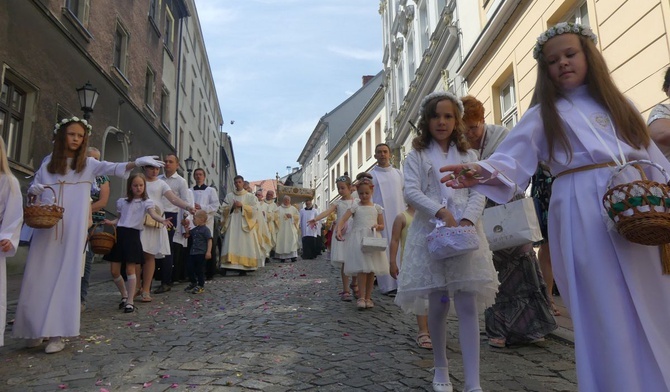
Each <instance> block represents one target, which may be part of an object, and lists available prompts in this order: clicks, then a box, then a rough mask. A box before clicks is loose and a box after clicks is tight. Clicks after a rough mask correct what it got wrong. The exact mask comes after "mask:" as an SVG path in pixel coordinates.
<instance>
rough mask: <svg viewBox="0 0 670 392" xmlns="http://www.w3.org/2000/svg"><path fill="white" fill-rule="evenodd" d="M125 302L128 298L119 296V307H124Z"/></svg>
mask: <svg viewBox="0 0 670 392" xmlns="http://www.w3.org/2000/svg"><path fill="white" fill-rule="evenodd" d="M126 303H128V298H121V302H119V309H123V308H125V307H126Z"/></svg>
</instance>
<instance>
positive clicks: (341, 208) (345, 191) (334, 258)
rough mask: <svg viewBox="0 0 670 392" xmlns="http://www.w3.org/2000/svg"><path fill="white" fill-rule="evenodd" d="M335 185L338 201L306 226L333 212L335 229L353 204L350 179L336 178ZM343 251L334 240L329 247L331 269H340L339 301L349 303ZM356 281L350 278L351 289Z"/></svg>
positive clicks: (344, 234) (347, 278)
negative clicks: (340, 289)
mask: <svg viewBox="0 0 670 392" xmlns="http://www.w3.org/2000/svg"><path fill="white" fill-rule="evenodd" d="M335 185H336V186H337V193H338V194H339V195H340V199H339V200H337V201H336V202H334V203H332V204H331V205H330V207H328V209H327V210H325V211H324V212H322V213H320V214H319V215H317V216H316V217H314V219H311V220H309V221H307V224H309V225H311V226H316V222H317V221H319V220H321V219H323V218H325V217H327V216H329V215H330V214H332V213H333V212H336V214H337V219H336V220H335V223H334V224H335V227H337V222H339V220H340V219H341V218H342V217H343V216H344V214H345V213H346V212H347V211H348V210H349V209H350V208H351V206H352V205H353V204H354V199H353V198H352V197H351V178H349V176H341V177H337V179H336V180H335ZM347 223H348V222H347ZM348 226H349V225H348V224H346V225H345V226H344V228H343V229H342V234H343V236H344V237H345V238H346V234H347V227H348ZM344 251H345V246H344V242H343V241H340V240H338V239H337V238H334V240H333V241H332V242H331V245H330V263H331V264H332V265H333V267H335V268H339V269H340V275H341V277H342V291H341V292H340V293H339V295H340V299H341V300H342V301H347V302H350V301H351V294H350V293H349V276H348V275H347V274H345V273H344V264H345V260H346V256H345V252H344ZM357 281H358V278H357V277H356V276H352V277H351V287H357V286H358V282H357Z"/></svg>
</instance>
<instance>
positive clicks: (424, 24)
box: [419, 1, 431, 53]
mask: <svg viewBox="0 0 670 392" xmlns="http://www.w3.org/2000/svg"><path fill="white" fill-rule="evenodd" d="M427 3H428V2H427V1H424V2H422V3H421V5H420V6H419V31H420V32H421V42H420V44H421V53H423V52H424V51H425V50H426V49H428V47H429V46H430V34H431V31H430V21H429V20H428V4H427Z"/></svg>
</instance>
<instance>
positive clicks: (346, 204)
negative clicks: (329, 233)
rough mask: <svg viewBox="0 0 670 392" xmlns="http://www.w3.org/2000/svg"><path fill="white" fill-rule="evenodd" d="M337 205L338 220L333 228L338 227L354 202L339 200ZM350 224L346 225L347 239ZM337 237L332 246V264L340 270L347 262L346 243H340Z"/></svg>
mask: <svg viewBox="0 0 670 392" xmlns="http://www.w3.org/2000/svg"><path fill="white" fill-rule="evenodd" d="M335 203H336V204H337V211H336V214H337V219H336V220H335V223H333V227H337V223H338V222H339V221H340V219H341V218H342V216H344V213H345V212H347V210H349V208H351V206H352V205H354V200H353V199H352V200H338V201H336V202H335ZM349 223H351V222H350V221H347V223H346V224H345V225H344V229H343V232H344V237H345V239H346V236H347V234H348V231H349ZM335 237H336V236H334V235H333V239H332V240H331V244H330V263H331V264H332V265H333V267H336V268H340V267H342V264H344V263H345V260H346V255H345V246H344V241H338V239H337V238H335Z"/></svg>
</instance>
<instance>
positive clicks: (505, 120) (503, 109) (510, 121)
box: [498, 75, 519, 129]
mask: <svg viewBox="0 0 670 392" xmlns="http://www.w3.org/2000/svg"><path fill="white" fill-rule="evenodd" d="M506 91H507V92H508V93H505V92H506ZM507 96H509V98H510V101H509V106H507V105H506V102H505V98H506V97H507ZM498 100H499V101H500V123H501V124H502V125H503V126H505V127H507V128H509V129H512V127H514V126H515V125H516V123H517V121H518V112H519V111H518V104H517V101H516V87H515V85H514V75H512V76H511V77H510V78H509V79H508V80H507V81H506V82H505V83H503V84H502V85H501V86H500V91H499V93H498Z"/></svg>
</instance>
